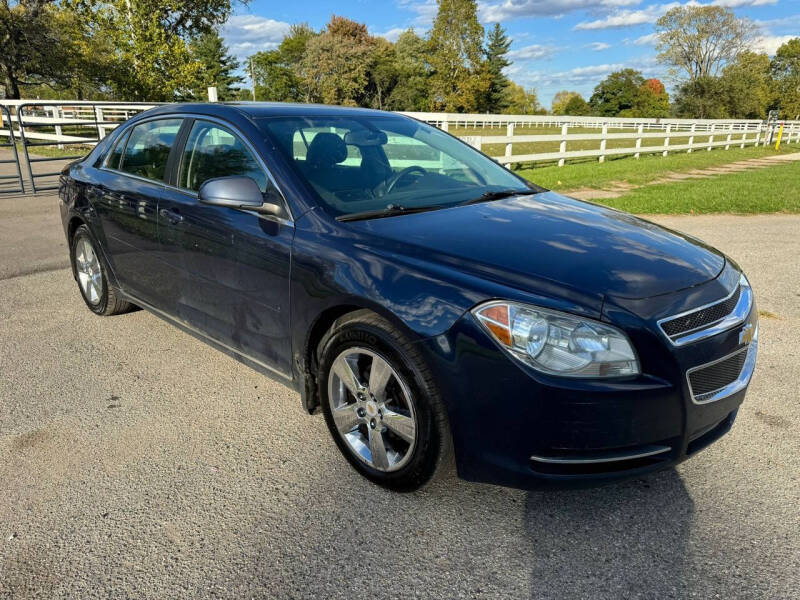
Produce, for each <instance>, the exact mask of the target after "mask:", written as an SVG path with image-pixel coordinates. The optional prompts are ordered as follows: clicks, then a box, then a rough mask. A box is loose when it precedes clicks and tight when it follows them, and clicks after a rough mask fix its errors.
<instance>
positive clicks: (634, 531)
mask: <svg viewBox="0 0 800 600" xmlns="http://www.w3.org/2000/svg"><path fill="white" fill-rule="evenodd" d="M693 514H694V502H693V501H692V499H691V497H690V496H689V494H688V492H687V490H686V487H685V485H684V483H683V480H682V479H681V477H680V476H679V475H678V473H677V472H676V471H675V469H669V470H666V471H663V472H661V473H658V474H655V475H650V476H647V477H646V478H643V479H637V480H632V481H629V482H625V483H619V484H614V485H609V486H605V487H600V488H593V489H583V490H568V491H567V490H564V491H547V492H531V493H529V494H528V497H527V500H526V507H525V521H526V523H525V526H526V529H527V533H528V536H529V538H530V542H531V551H532V556H531V557H530V559H531V562H530V564H531V567H532V571H531V574H530V596H531V597H532V598H592V599H599V598H615V599H616V598H655V597H661V598H666V597H669V598H685V597H688V596H689V587H688V586H689V582H688V580H687V577H686V576H685V574H686V572H687V571H688V570H690V569H689V568H688V567H687V560H688V556H689V554H690V552H689V548H688V544H689V534H690V526H691V522H692V519H693Z"/></svg>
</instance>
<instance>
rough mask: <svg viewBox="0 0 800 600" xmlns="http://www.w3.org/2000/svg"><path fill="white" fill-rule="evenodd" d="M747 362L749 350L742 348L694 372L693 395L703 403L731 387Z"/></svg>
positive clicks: (691, 377) (692, 374)
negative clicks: (704, 400)
mask: <svg viewBox="0 0 800 600" xmlns="http://www.w3.org/2000/svg"><path fill="white" fill-rule="evenodd" d="M746 360H747V348H742V349H741V350H740V351H739V352H737V353H735V354H732V355H730V356H729V357H728V358H725V359H723V360H720V361H718V362H715V363H713V364H711V365H709V366H707V367H702V368H700V369H697V370H695V371H692V372H691V373H689V385H691V386H692V395H693V396H694V397H695V399H696V400H698V401H702V400H703V399H705V398H707V397H708V396H710V395H712V394H713V393H714V392H716V391H718V390H721V389H722V388H724V387H725V386H726V385H730V384H731V383H733V382H734V381H736V380H737V379H738V378H739V374H740V373H741V372H742V368H743V367H744V363H745V361H746Z"/></svg>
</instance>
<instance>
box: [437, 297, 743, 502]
mask: <svg viewBox="0 0 800 600" xmlns="http://www.w3.org/2000/svg"><path fill="white" fill-rule="evenodd" d="M755 315H756V310H755V307H753V310H752V313H751V315H750V316H749V319H748V322H752V323H753V324H755V323H756V316H755ZM740 330H741V327H737V328H734V329H732V330H730V331H727V332H724V333H721V334H719V335H716V336H714V337H713V338H710V339H708V340H705V341H703V342H701V343H698V344H693V345H690V346H687V347H683V348H672V347H669V346H668V345H667V344H665V343H664V341H663V340H661V339H659V337H658V334H656V333H655V332H653V331H651V332H650V334H646V333H645V332H644V330H642V331H639V332H638V333H637V334H636V335H635V336H634V337H636V338H638V339H636V340H635V343H636V345H637V349H638V350H639V352H640V354H641V357H642V359H643V361H642V362H643V371H644V373H646V374H643V375H640V376H637V377H634V378H628V379H624V380H622V379H619V380H605V381H602V380H600V381H597V380H595V381H590V380H579V379H568V378H559V377H551V376H547V375H543V374H541V373H538V372H536V371H534V370H533V369H530V368H529V367H527V366H525V365H522V364H520V363H517V362H516V361H513V360H511V359H510V358H509V357H508V356H507V355H506V354H505V353H504V352H502V351H501V350H500V349H499V348H498V346H497V345H496V344H495V343H494V342H493V341H492V340H491V339H490V338H489V337H488V336H487V334H486V333H485V332H484V331H483V329H482V328H481V327H480V326H479V325H478V323H477V322H476V321H475V319H474V317H472V315H471V314H466V315H464V316H463V317H462V318H461V319H460V320H459V321H458V322H457V323H456V324H455V325H454V326H453V327H452V328H451V329H450V330H449V331H448V332H447V333H446V334H443V335H441V336H438V337H435V338H431V339H429V340H425V341H424V342H422V346H423V347H424V350H425V352H426V354H427V357H428V360H429V362H430V364H431V366H432V367H433V369H434V371H435V373H436V374H437V376H438V381H439V384H440V386H441V388H442V389H441V391H442V396H443V398H445V401H446V403H447V404H448V412H449V415H450V425H451V430H452V433H453V441H454V446H455V451H456V464H457V468H458V473H459V476H460V477H462V478H463V479H467V480H470V481H481V482H486V483H494V484H498V485H504V486H509V487H517V488H523V489H539V488H547V487H583V486H591V485H597V484H601V483H607V482H611V481H616V480H621V479H625V478H629V477H635V476H639V475H642V474H645V473H649V472H652V471H656V470H659V469H663V468H665V467H668V466H671V465H675V464H677V463H679V462H681V461H683V460H685V459H687V458H689V457H690V456H692V455H693V454H695V453H697V452H698V451H700V450H701V449H703V448H705V447H707V446H708V445H709V444H711V443H713V442H714V441H716V440H717V439H719V438H720V437H722V436H723V435H724V434H725V433H727V432H728V431H729V430H730V428H731V426H732V425H733V422H734V420H735V418H736V412H737V410H738V408H739V406H740V405H741V403H742V401H743V400H744V396H745V392H746V388H747V384H748V383H749V380H750V376H751V375H752V369H753V366H754V364H755V352H756V346H755V345H754V346H753V348H752V351H751V352H750V353H749V354H751V355H752V360H751V361H749V366H748V367H747V368H748V369H749V372H748V373H747V374H746V377H744V380H743V381H742V382H740V383H741V385H738V386H737V387H736V388H731V389H730V393H728V394H726V395H724V397H719V398H716V399H715V400H714V401H713V402H707V403H696V402H694V401H693V398H692V395H691V392H690V389H689V385H688V382H687V378H686V372H687V370H689V369H691V368H692V367H695V366H697V365H700V364H704V363H706V362H709V361H710V360H715V359H718V358H720V357H722V356H726V355H728V354H730V353H733V352H735V351H737V350H738V349H740V348H741V347H742V344H741V343H740Z"/></svg>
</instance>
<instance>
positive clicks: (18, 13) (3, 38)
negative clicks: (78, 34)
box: [0, 0, 77, 99]
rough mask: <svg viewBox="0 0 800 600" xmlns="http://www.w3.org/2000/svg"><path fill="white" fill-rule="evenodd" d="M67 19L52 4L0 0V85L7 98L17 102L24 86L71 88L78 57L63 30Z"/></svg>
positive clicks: (35, 1) (67, 34)
mask: <svg viewBox="0 0 800 600" xmlns="http://www.w3.org/2000/svg"><path fill="white" fill-rule="evenodd" d="M68 19H69V15H66V14H64V13H63V11H61V9H60V8H59V6H58V5H56V3H55V2H51V1H47V0H19V2H15V3H14V4H11V3H10V2H9V0H0V71H2V80H0V81H2V83H3V88H4V91H5V96H6V97H7V98H14V99H18V98H20V97H21V95H22V89H23V88H24V87H25V86H48V87H50V88H53V89H55V88H57V87H67V86H69V85H70V83H71V82H72V80H73V79H74V67H75V64H76V60H77V57H76V47H75V43H74V41H73V40H72V38H71V37H70V35H69V33H70V32H69V30H65V29H64V27H63V25H64V24H65V21H66V20H68ZM70 25H71V23H70ZM70 29H71V27H70Z"/></svg>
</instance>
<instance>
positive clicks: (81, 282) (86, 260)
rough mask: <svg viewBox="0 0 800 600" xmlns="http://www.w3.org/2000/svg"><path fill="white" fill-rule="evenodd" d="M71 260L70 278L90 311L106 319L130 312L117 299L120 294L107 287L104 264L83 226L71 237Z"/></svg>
mask: <svg viewBox="0 0 800 600" xmlns="http://www.w3.org/2000/svg"><path fill="white" fill-rule="evenodd" d="M70 259H71V261H72V274H73V276H74V277H75V281H76V282H77V283H78V289H79V290H80V292H81V297H82V298H83V301H84V302H85V303H86V306H88V307H89V310H91V311H92V312H93V313H95V314H97V315H101V316H104V317H108V316H110V315H118V314H121V313H124V312H128V311H130V310H131V309H132V308H133V305H132V304H131V303H130V302H127V301H126V300H123V299H122V298H120V296H119V292H118V291H117V290H116V289H114V287H112V286H110V285H109V283H108V277H107V273H108V270H107V267H106V264H105V262H104V261H103V259H102V256H101V254H100V253H99V251H98V249H97V243H96V242H95V240H94V237H93V236H92V233H91V231H90V230H89V228H88V227H87V226H86V225H81V226H80V227H78V229H76V230H75V235H73V236H72V240H71V242H70Z"/></svg>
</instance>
